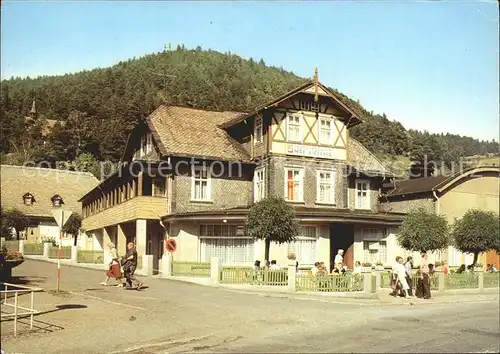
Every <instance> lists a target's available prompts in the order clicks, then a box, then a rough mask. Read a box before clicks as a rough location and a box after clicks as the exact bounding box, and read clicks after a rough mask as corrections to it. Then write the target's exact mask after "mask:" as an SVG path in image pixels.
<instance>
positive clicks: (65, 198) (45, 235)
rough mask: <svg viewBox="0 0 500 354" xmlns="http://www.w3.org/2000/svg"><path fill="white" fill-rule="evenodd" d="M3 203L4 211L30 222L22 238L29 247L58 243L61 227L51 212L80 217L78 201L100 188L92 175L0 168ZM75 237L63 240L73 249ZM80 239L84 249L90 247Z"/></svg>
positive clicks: (6, 166)
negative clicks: (59, 210) (68, 212)
mask: <svg viewBox="0 0 500 354" xmlns="http://www.w3.org/2000/svg"><path fill="white" fill-rule="evenodd" d="M0 168H1V203H2V208H3V209H4V210H8V209H14V208H16V209H18V210H20V211H21V212H23V213H24V214H25V215H26V216H27V217H28V219H29V227H28V228H27V229H26V230H24V232H23V233H22V238H24V239H25V240H27V241H28V242H29V243H40V242H42V241H44V240H47V239H51V238H54V239H56V240H58V239H59V227H58V225H57V223H56V221H55V220H54V216H53V215H52V209H54V208H64V209H65V210H71V211H73V212H74V213H78V214H80V213H81V210H82V207H81V204H80V202H79V201H78V199H79V198H80V197H81V196H82V195H84V194H85V193H86V192H87V191H88V190H90V189H93V188H94V187H95V186H96V185H98V184H99V181H98V179H97V178H95V177H94V175H92V174H91V173H90V172H75V171H66V170H56V169H49V168H38V167H25V166H13V165H1V166H0ZM72 241H73V237H72V236H70V235H68V236H64V238H63V244H64V245H71V244H72ZM88 242H91V243H92V242H93V241H92V240H86V238H80V240H79V245H80V246H81V247H89V248H91V247H92V245H88V244H87V243H88Z"/></svg>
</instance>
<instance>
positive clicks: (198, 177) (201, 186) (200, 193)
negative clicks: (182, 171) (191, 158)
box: [191, 166, 210, 201]
mask: <svg viewBox="0 0 500 354" xmlns="http://www.w3.org/2000/svg"><path fill="white" fill-rule="evenodd" d="M192 175H193V177H192V185H191V199H192V200H201V201H209V200H210V176H209V174H208V171H207V169H206V168H204V167H201V166H193V170H192Z"/></svg>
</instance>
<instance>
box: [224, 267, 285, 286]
mask: <svg viewBox="0 0 500 354" xmlns="http://www.w3.org/2000/svg"><path fill="white" fill-rule="evenodd" d="M220 282H221V283H222V284H249V285H269V286H286V285H288V269H287V268H280V269H261V270H254V269H253V268H252V267H236V266H235V267H231V266H224V267H223V268H222V270H221V272H220Z"/></svg>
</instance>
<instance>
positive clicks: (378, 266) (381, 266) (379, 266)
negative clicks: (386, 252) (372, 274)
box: [375, 261, 384, 270]
mask: <svg viewBox="0 0 500 354" xmlns="http://www.w3.org/2000/svg"><path fill="white" fill-rule="evenodd" d="M375 270H384V263H382V262H381V261H378V262H377V263H375Z"/></svg>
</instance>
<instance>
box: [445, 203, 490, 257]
mask: <svg viewBox="0 0 500 354" xmlns="http://www.w3.org/2000/svg"><path fill="white" fill-rule="evenodd" d="M499 225H500V219H499V217H498V214H495V213H493V212H490V211H483V210H474V209H472V210H469V211H467V212H466V213H465V214H464V216H463V217H461V218H460V219H458V220H456V221H455V223H454V224H453V227H452V232H451V235H452V238H453V241H454V244H455V247H456V248H457V249H458V250H460V251H462V252H464V253H472V254H474V260H473V261H472V264H473V265H475V264H476V262H477V258H478V256H479V254H480V253H482V252H487V251H489V250H496V251H497V252H500V226H499Z"/></svg>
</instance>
